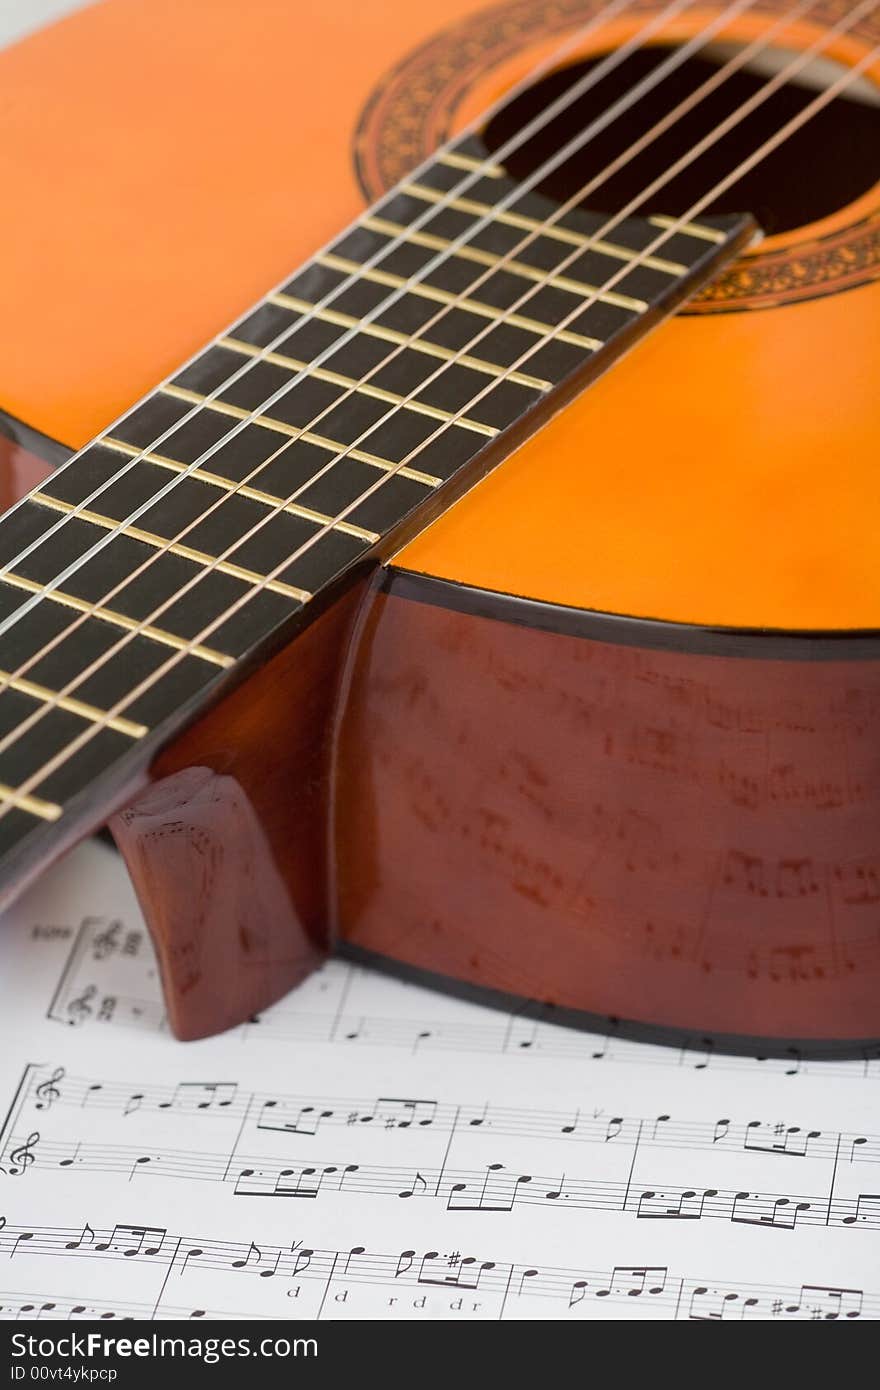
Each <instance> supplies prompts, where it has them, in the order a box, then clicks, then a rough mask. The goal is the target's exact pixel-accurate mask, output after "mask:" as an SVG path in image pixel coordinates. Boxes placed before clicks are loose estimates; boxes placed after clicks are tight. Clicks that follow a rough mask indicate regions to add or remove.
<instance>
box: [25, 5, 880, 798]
mask: <svg viewBox="0 0 880 1390" xmlns="http://www.w3.org/2000/svg"><path fill="white" fill-rule="evenodd" d="M860 8H864V7H860ZM850 21H851V22H855V16H854V15H853V16H850ZM836 30H837V32H840V30H839V26H836ZM831 37H832V35H831V33H830V32H827V33H826V34H825V35H824V36H823V38H824V39H830V38H831ZM818 51H822V49H821V48H820V49H819V50H818ZM878 56H880V45H877V46H875V47H874V48H872V49H871V50H869V51H868V52H867V53H865V54H864V55H863V57H862V58H861V59H860V60H859V62H857V63H856V64H854V65H853V66H852V67H851V68H849V69H847V70H846V71H845V72H844V73H842V74H841V75H840V76H839V77H838V78H837V80H836V81H835V82H834V83H832V84H831V86H829V87H827V88H826V89H825V90H824V91H823V92H822V93H820V94H819V96H817V97H816V98H815V99H814V100H813V101H812V102H811V103H810V104H809V105H808V106H807V107H805V108H803V109H802V111H801V112H799V113H798V115H796V116H795V117H793V118H792V119H791V120H789V121H788V122H787V123H786V124H785V125H784V126H783V127H782V128H781V129H780V130H779V131H777V132H776V133H775V134H774V135H773V136H771V137H770V138H769V139H768V140H766V141H765V142H764V143H763V144H762V145H761V146H760V147H759V148H758V150H756V151H754V152H753V153H752V154H751V155H750V156H749V157H748V158H747V159H746V160H744V161H742V162H741V163H740V164H738V165H737V166H736V168H735V169H733V170H732V171H731V172H730V173H729V174H728V175H726V176H725V178H724V179H722V180H721V181H720V182H719V183H717V184H716V185H715V186H714V187H713V188H712V189H710V190H709V192H708V193H706V194H705V195H703V197H702V198H700V199H699V200H698V201H697V202H696V203H695V204H693V205H692V206H691V207H690V208H689V209H688V211H687V213H686V214H684V215H683V216H682V217H680V218H678V219H676V220H675V221H674V222H673V223H672V225H671V226H669V227H667V228H666V230H664V231H663V232H662V233H661V234H660V235H659V236H658V237H656V238H655V239H654V240H653V242H652V243H651V244H650V245H649V246H648V247H647V248H645V250H644V251H643V252H642V253H640V255H641V258H644V257H645V256H647V255H651V254H653V251H654V250H656V249H657V248H658V247H659V246H660V245H662V244H663V243H664V242H665V241H667V240H668V239H669V238H670V236H672V235H674V234H675V232H676V231H678V230H679V229H680V227H681V226H683V225H685V224H686V223H687V222H688V221H690V220H692V219H693V218H694V217H695V216H698V215H699V213H700V212H701V211H702V210H703V209H704V208H705V207H707V206H708V205H709V204H710V203H711V202H712V201H714V200H715V199H716V198H717V197H719V196H720V195H721V194H722V193H723V192H725V191H726V190H727V189H728V188H729V187H731V186H733V184H735V183H736V182H738V180H739V179H740V178H742V177H743V175H744V174H745V173H746V172H748V170H749V169H750V168H752V167H754V165H755V164H757V163H758V162H759V161H760V160H761V159H763V158H766V156H767V154H769V153H770V152H771V151H772V150H773V149H775V148H777V146H778V145H779V144H781V143H782V142H783V141H784V140H786V139H787V138H788V137H789V136H790V135H791V134H793V133H794V131H795V130H797V129H799V128H800V127H801V126H803V125H804V124H805V123H806V122H807V121H808V120H810V119H811V118H812V116H813V115H815V114H816V113H817V112H818V111H819V110H821V109H822V108H823V107H824V106H826V105H827V104H828V102H829V101H831V100H833V99H834V97H835V96H836V95H837V93H838V92H839V91H842V90H844V89H845V88H846V87H847V86H849V85H850V84H851V83H852V82H853V81H855V80H856V79H857V78H858V77H859V76H860V75H861V73H862V72H864V71H865V70H866V69H867V68H868V67H869V66H870V65H871V64H873V63H875V62H876V61H877V58H878ZM646 196H647V195H646ZM627 273H628V267H627V266H623V267H621V270H620V271H619V272H618V273H617V274H616V275H615V276H612V277H611V280H609V281H607V282H606V284H605V286H603V289H604V288H607V287H608V286H609V285H611V284H612V283H615V282H616V281H617V280H619V279H620V278H622V276H623V275H625V274H627ZM578 312H580V310H578ZM565 322H566V320H563V321H562V324H561V325H558V326H557V327H556V328H555V329H554V330H553V333H552V334H548V335H546V339H545V340H544V341H550V340H551V339H552V338H553V337H555V336H556V334H557V333H558V332H559V331H560V330H561V328H562V326H563V325H564V323H565ZM541 345H542V344H541V343H538V344H536V345H534V346H533V347H532V348H530V349H529V350H528V351H527V352H526V353H524V354H522V356H521V358H520V359H518V361H517V362H516V363H514V364H513V365H512V366H511V367H510V368H509V369H508V375H509V373H510V372H512V371H515V370H518V368H519V367H520V366H521V365H523V364H524V362H526V361H527V360H528V358H529V357H530V356H532V355H533V353H534V352H536V351H538V349H539V347H540V346H541ZM486 389H491V386H490V387H487V388H486ZM480 394H484V393H480ZM472 404H473V402H472V401H471V402H468V403H467V405H466V406H464V407H463V410H466V409H469V408H470V406H471V405H472ZM460 413H461V412H460ZM419 447H420V448H421V447H423V446H419ZM418 452H419V450H418V449H415V450H413V451H412V454H411V455H410V456H408V458H409V457H413V456H415V455H416V454H417V453H418ZM408 458H407V459H405V460H402V461H401V463H400V464H399V465H397V467H398V468H400V467H404V466H406V464H407V462H408ZM385 481H386V478H381V479H379V480H378V482H377V484H374V485H373V487H372V488H371V489H369V491H370V492H372V491H375V490H376V488H377V487H378V486H381V485H382V484H383V483H384V482H385ZM364 495H366V494H364ZM361 500H362V498H359V499H355V501H354V502H353V503H352V504H350V506H349V507H348V508H346V509H345V510H344V511H343V512H342V513H340V517H344V516H345V515H346V514H347V512H348V511H350V510H352V509H353V508H354V507H355V506H357V505H358V504H359V502H360V501H361ZM336 519H337V520H338V519H339V518H336ZM289 563H290V557H288V558H286V559H285V560H284V561H283V562H282V564H281V565H279V566H278V567H277V568H276V570H275V571H273V572H272V573H271V574H270V575H267V576H265V578H264V579H263V580H262V581H261V583H260V585H259V586H257V589H256V591H257V592H258V591H260V590H261V589H262V588H263V587H265V584H267V583H269V582H271V579H272V578H273V577H274V576H275V574H276V573H280V572H281V570H283V569H285V568H286V567H287V565H288V564H289ZM252 597H253V593H252V592H250V593H247V594H244V595H242V596H241V598H240V599H239V600H238V601H237V602H236V603H235V604H233V605H232V607H231V609H229V610H227V611H226V612H225V613H224V614H222V615H221V616H220V617H219V618H218V619H216V620H214V621H213V622H211V623H210V624H208V625H207V626H206V627H205V628H204V629H203V630H202V631H201V632H200V633H199V634H198V635H197V636H196V637H195V638H193V639H191V641H190V642H189V643H188V644H187V648H188V649H191V648H192V647H193V646H195V645H197V644H198V643H200V642H201V641H202V640H203V639H204V638H205V637H206V636H208V635H210V633H211V632H212V631H213V630H214V628H216V627H217V626H219V625H220V624H221V623H222V622H224V621H226V620H227V619H228V617H229V616H230V613H231V612H233V611H237V610H238V609H239V608H241V607H243V606H244V605H245V604H246V603H247V602H248V601H249V600H250V598H252ZM186 654H187V651H186V650H184V651H180V652H177V653H175V654H174V655H173V656H172V657H171V658H169V660H168V661H166V662H165V663H164V664H163V666H161V667H159V668H158V669H157V670H156V671H155V672H153V673H151V675H150V676H148V677H146V678H145V679H144V680H143V681H141V682H140V684H139V686H138V687H136V688H135V690H133V691H131V692H129V693H127V694H126V696H124V697H123V698H122V699H121V700H119V701H118V702H117V703H116V705H114V707H113V708H112V709H111V710H110V711H107V712H106V713H105V714H104V715H103V716H102V718H101V720H100V721H97V722H96V724H95V725H93V726H91V727H89V728H87V729H85V730H84V731H83V732H82V733H81V734H80V735H79V736H78V737H77V738H76V739H74V740H73V741H72V742H71V743H70V744H69V745H68V746H67V747H66V748H64V749H62V750H60V751H59V753H57V754H56V755H55V756H54V757H53V758H51V759H49V760H48V761H47V762H46V763H45V764H44V765H43V766H42V767H41V768H40V769H38V770H37V771H36V772H35V773H34V774H32V776H31V777H30V778H28V779H27V780H26V782H25V783H24V784H23V785H22V787H21V788H19V794H21V793H25V792H28V791H30V789H31V788H32V787H34V786H36V785H38V784H39V783H40V782H41V781H43V780H44V779H45V778H46V777H47V776H48V775H50V773H51V772H52V771H53V770H54V769H55V768H56V767H57V766H59V765H61V764H63V763H64V762H66V761H68V760H69V758H70V757H71V756H72V755H73V753H74V752H75V751H77V750H78V748H79V747H81V746H83V745H84V744H85V743H87V742H89V741H90V740H91V739H92V738H93V737H95V735H96V733H97V732H98V731H99V730H100V729H101V728H102V727H105V726H106V723H107V721H108V720H109V719H112V718H114V717H115V716H116V715H117V714H118V713H119V712H120V711H121V710H123V709H125V708H127V706H128V705H129V704H130V703H132V702H133V701H134V700H135V699H137V698H138V697H139V696H140V695H141V694H142V693H144V691H145V690H147V689H149V688H150V687H151V686H152V685H154V684H155V683H156V682H157V681H158V680H159V679H161V677H162V676H163V675H164V674H165V673H166V671H167V670H169V669H171V668H173V667H174V666H175V665H177V663H178V662H179V661H180V660H181V659H182V658H183V656H185V655H186ZM12 805H13V803H11V802H9V801H7V804H6V806H5V807H3V808H2V809H0V819H2V817H3V816H4V815H6V814H7V813H8V811H9V810H10V809H12Z"/></svg>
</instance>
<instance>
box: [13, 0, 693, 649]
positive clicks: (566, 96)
mask: <svg viewBox="0 0 880 1390" xmlns="http://www.w3.org/2000/svg"><path fill="white" fill-rule="evenodd" d="M692 3H694V0H673V3H671V4H669V5H667V6H666V7H665V8H664V9H663V10H662V11H661V12H660V13H659V14H658V15H656V16H655V17H654V18H653V19H652V20H650V21H649V22H648V23H647V24H645V25H644V26H643V27H642V29H641V30H640V31H639V34H638V35H637V36H635V37H634V38H632V39H630V40H628V41H627V42H626V43H625V44H624V45H622V47H621V48H619V49H616V50H614V52H613V53H611V54H609V55H608V56H607V57H606V58H605V59H603V60H602V61H601V62H600V63H599V64H598V66H597V67H596V68H594V69H593V70H592V71H590V72H589V73H586V74H585V75H584V76H583V77H582V78H581V79H579V81H578V82H576V83H575V84H574V86H573V87H571V88H570V89H569V90H568V91H567V92H564V93H563V94H562V95H561V96H560V97H558V98H556V100H555V101H553V102H552V103H551V104H550V106H549V107H548V108H547V109H546V110H544V111H542V112H540V113H539V115H537V116H535V117H534V118H533V119H532V120H531V121H530V122H529V123H528V124H527V125H526V126H524V127H523V128H522V130H520V131H518V132H517V134H516V135H515V136H514V137H512V138H511V139H510V140H509V141H508V142H507V144H506V145H505V146H503V147H502V148H501V149H500V150H499V151H497V155H498V159H499V160H503V159H504V158H505V157H506V156H507V155H508V154H510V153H511V152H512V151H513V150H515V149H517V148H519V146H520V145H521V144H523V143H524V142H525V141H526V140H528V139H530V138H531V136H532V135H534V134H535V133H537V131H539V130H540V129H542V127H543V126H544V125H545V124H546V123H547V122H548V121H549V120H551V119H553V118H554V116H555V115H557V114H558V113H559V112H561V111H564V110H566V109H567V107H569V106H570V105H571V104H572V102H573V101H575V100H577V98H578V97H580V96H581V95H583V93H584V92H585V91H587V90H589V89H590V87H592V86H594V85H595V84H596V82H597V81H599V80H600V78H601V77H602V76H604V75H605V73H606V72H608V71H610V70H611V69H612V68H614V67H615V66H617V65H618V64H619V63H620V62H622V61H623V59H624V58H625V57H626V56H627V54H628V53H629V52H630V51H632V50H633V49H636V48H638V47H640V46H641V44H642V43H643V42H644V41H645V39H647V38H648V37H650V35H651V34H652V33H653V32H655V30H656V29H657V28H658V27H659V26H660V25H661V24H662V23H663V22H665V21H666V20H667V19H669V18H671V17H672V16H673V15H675V14H677V13H678V12H679V11H680V10H682V9H686V8H687V7H688V5H690V4H692ZM628 4H629V0H612V3H611V4H610V5H607V6H606V7H605V8H604V9H603V10H602V11H600V12H599V14H597V15H595V16H594V17H593V18H592V19H591V20H590V21H589V22H588V23H587V24H586V25H584V26H582V27H581V28H580V29H579V30H578V31H577V35H576V36H572V38H570V39H569V40H568V41H567V42H566V43H564V44H562V45H561V46H560V49H559V50H557V56H558V53H560V52H568V51H569V50H570V49H571V48H572V46H573V45H576V43H577V42H579V41H582V40H583V39H584V38H585V37H586V36H587V35H588V34H589V33H591V32H592V31H593V30H595V29H596V28H601V27H602V25H603V24H604V23H607V21H608V20H609V19H610V18H611V17H612V16H613V15H615V14H617V13H619V12H620V11H622V10H625V9H626V8H627V6H628ZM553 61H554V57H553V56H552V55H551V58H550V59H546V60H545V61H544V62H543V63H539V64H538V65H537V67H536V68H535V69H534V70H533V71H532V73H531V75H527V76H526V77H525V78H523V79H522V80H521V82H519V83H517V84H515V85H514V87H513V88H512V90H511V91H510V92H509V93H508V94H507V95H506V96H505V97H504V98H501V99H499V101H498V102H496V103H494V104H493V106H491V107H490V108H489V112H486V113H483V115H482V116H481V117H480V118H478V119H477V120H475V121H474V122H472V124H471V126H469V127H467V130H466V131H465V132H463V133H462V135H461V136H459V137H458V138H459V139H461V138H464V135H466V134H468V133H472V132H473V131H476V130H477V129H478V128H479V124H480V121H482V120H485V119H487V118H488V116H489V115H490V114H491V112H492V111H494V110H496V109H500V108H501V107H502V106H503V105H505V104H506V102H507V101H508V100H511V99H512V98H513V96H514V95H515V94H516V93H517V92H518V91H521V90H525V89H526V87H527V86H528V84H529V82H530V81H534V80H536V78H537V76H538V75H539V74H541V73H543V72H544V71H549V70H550V68H551V67H552V64H553ZM452 143H453V142H452V141H451V140H450V141H448V142H447V145H446V146H444V147H442V149H441V151H439V153H442V152H443V150H445V149H446V148H448V147H449V146H450V145H451V144H452ZM434 157H435V156H432V157H429V158H428V159H427V160H424V161H423V163H422V164H421V165H419V167H418V169H416V170H415V171H414V173H415V174H418V173H420V172H421V171H422V169H424V168H427V167H428V166H429V165H430V164H431V163H432V161H433V158H434ZM545 170H546V166H545ZM533 177H537V175H536V176H533ZM478 178H479V174H478V172H476V171H472V172H471V173H466V175H465V177H464V178H463V179H462V181H461V183H460V184H459V186H458V190H457V191H461V190H463V189H467V188H469V187H470V186H471V185H472V184H473V183H475V182H477V181H478ZM527 182H528V181H527ZM428 218H429V214H428V213H426V214H425V215H424V217H423V218H422V219H417V221H416V225H421V223H422V222H424V221H427V220H428ZM353 225H357V222H356V221H355V223H354V224H353ZM478 230H480V226H479V224H478V225H477V227H474V228H471V229H469V232H468V235H472V234H473V233H474V232H476V231H478ZM391 249H393V248H391V247H388V248H384V249H383V250H382V251H381V252H380V253H378V254H377V255H376V256H375V257H374V258H373V261H371V262H369V263H368V264H373V263H374V262H376V261H379V260H381V259H383V258H384V256H386V255H387V254H388V253H389V251H390V250H391ZM430 268H431V267H430V266H429V267H426V268H425V271H424V273H427V271H428V270H430ZM351 283H353V282H352V280H351V279H349V280H348V281H346V282H344V283H343V284H341V285H338V286H336V288H335V289H334V290H332V291H331V292H330V293H329V294H328V295H326V296H325V297H324V299H323V300H322V301H321V307H322V308H323V307H324V306H325V305H326V304H328V303H331V302H332V301H333V300H334V299H335V298H337V297H338V296H339V295H340V294H342V293H343V291H344V290H346V289H347V288H349V286H350V285H351ZM277 288H278V289H280V286H279V287H277ZM399 297H400V292H399V291H396V292H395V293H394V294H392V295H389V296H388V299H387V300H386V302H385V304H384V305H381V306H377V307H376V309H374V310H372V311H371V312H370V314H368V315H366V316H365V319H366V321H367V322H369V321H372V319H373V318H374V317H376V316H377V315H378V314H379V313H380V312H381V311H382V310H384V309H387V308H389V307H390V305H391V304H393V303H395V302H396V300H397V299H398V298H399ZM237 322H238V321H237ZM297 326H301V325H297ZM290 331H291V330H285V331H284V332H282V333H280V334H279V335H278V336H277V337H276V338H275V339H274V340H273V341H272V342H270V343H269V344H267V348H269V349H271V348H274V347H277V346H278V345H279V344H280V343H282V342H283V341H284V340H285V339H286V338H287V337H288V336H289V334H290ZM352 336H354V330H351V331H350V332H349V333H347V335H346V337H345V338H343V339H342V340H341V341H340V342H338V343H334V344H332V345H331V347H330V348H328V349H327V350H326V351H325V352H323V353H321V354H319V355H318V357H317V358H316V360H315V364H314V365H319V364H320V362H322V361H324V360H325V358H326V357H328V356H330V355H332V353H333V352H335V351H337V350H338V349H339V348H340V347H342V346H343V345H344V343H345V342H346V341H348V340H349V339H350V338H351V337H352ZM194 360H195V359H191V361H194ZM252 365H253V363H245V364H244V365H243V366H242V367H241V368H240V369H239V371H238V372H235V373H233V375H232V377H230V378H229V379H228V380H227V381H226V382H225V383H223V386H224V387H228V386H229V385H231V384H232V382H233V381H236V380H238V378H239V377H241V376H243V375H244V374H245V373H246V372H247V371H248V370H249V368H250V367H251V366H252ZM293 384H295V383H293ZM221 389H222V387H217V388H215V392H214V393H212V395H214V394H217V393H218V392H219V391H220V390H221ZM278 394H279V395H281V394H283V392H279V393H278ZM271 400H274V397H272V398H270V401H271ZM268 403H270V402H264V404H268ZM195 413H196V412H195V410H193V411H190V412H189V414H188V415H186V416H184V418H183V420H179V421H177V422H176V423H175V425H173V426H170V427H169V428H168V429H166V430H164V431H163V432H162V433H161V434H160V435H159V436H158V437H157V438H155V439H154V440H153V441H152V443H151V445H150V446H149V447H150V448H155V447H156V446H157V445H159V444H162V443H164V441H165V440H166V439H167V438H168V436H169V435H170V434H171V433H173V430H174V429H175V428H177V427H178V426H180V425H181V424H182V423H184V422H185V421H187V420H189V419H190V418H191V417H192V416H193V415H194V414H195ZM119 423H120V421H119V420H117V421H115V422H114V424H119ZM244 423H245V422H242V423H241V424H240V425H238V426H236V427H235V428H234V429H233V430H231V431H230V432H229V435H228V438H232V437H234V436H235V434H236V433H237V432H238V431H239V430H240V429H242V428H243V426H244ZM225 442H226V441H225V440H222V441H218V442H217V443H216V444H214V445H212V446H211V447H210V448H208V449H207V450H205V451H204V453H202V454H201V455H200V456H199V458H198V459H196V460H195V461H194V463H193V465H192V467H196V466H197V465H198V464H200V463H203V462H204V461H205V459H207V458H209V457H211V455H212V454H214V453H215V452H216V451H217V449H218V448H220V447H221V444H223V443H225ZM78 456H79V455H75V456H74V458H73V459H72V460H70V461H69V462H75V461H76V458H77V457H78ZM135 462H136V460H135V459H133V460H132V462H131V463H130V464H127V465H126V466H125V467H124V468H122V469H120V470H119V471H118V473H117V474H116V477H115V478H114V479H108V480H106V481H105V482H104V483H102V484H101V485H100V486H99V487H98V488H96V489H95V490H94V492H93V493H92V494H90V496H89V497H87V498H85V499H84V501H83V503H81V504H80V505H88V504H89V503H90V502H92V501H93V500H94V498H95V497H97V496H99V495H100V494H101V493H103V492H104V490H105V489H106V488H107V487H109V486H110V485H111V483H112V482H114V481H116V480H118V478H120V477H122V476H124V475H125V474H126V473H127V472H128V471H129V469H131V468H132V467H134V464H135ZM65 466H66V465H65ZM173 486H174V482H173V480H172V481H171V482H169V484H168V485H167V488H166V489H165V490H164V492H163V493H162V495H163V496H164V495H166V493H167V492H168V491H170V490H171V488H172V487H173ZM26 500H27V499H26V498H24V499H22V501H26ZM153 500H154V501H155V500H157V499H155V498H154V499H153ZM18 505H20V504H19V503H16V504H15V505H14V506H13V508H12V509H11V510H12V511H14V510H15V509H16V508H17V506H18ZM140 514H141V511H140V509H136V510H135V512H134V513H132V515H131V516H130V517H129V518H128V520H129V521H135V520H136V519H137V517H138V516H139V515H140ZM64 521H65V518H64V517H62V518H61V519H60V520H59V521H58V522H57V523H56V524H55V526H54V527H52V528H50V531H49V532H48V533H46V534H47V535H49V534H51V533H52V532H53V531H54V530H56V529H57V528H58V527H60V526H62V525H63V524H64ZM40 539H41V540H44V539H46V536H43V537H41V538H40ZM35 544H36V542H35V543H33V544H31V545H28V546H25V547H24V549H23V550H21V551H20V552H19V553H18V555H17V556H16V557H15V559H14V560H12V561H10V562H8V563H7V564H6V565H2V566H0V578H2V577H3V575H4V574H6V573H8V572H9V570H10V568H11V566H12V565H13V564H15V563H17V562H20V561H21V560H22V559H24V558H26V557H27V556H28V555H29V554H30V553H31V552H32V550H33V549H34V548H35ZM101 544H102V543H100V542H98V543H96V545H95V546H94V547H92V550H91V551H90V552H89V554H88V555H86V556H80V558H79V561H78V562H77V564H82V563H84V562H85V560H86V559H88V558H91V556H92V555H93V554H95V553H96V552H97V551H98V550H99V549H100V548H101ZM67 577H68V571H67V570H65V571H63V572H62V574H61V575H58V576H56V578H55V579H54V580H53V581H52V586H48V585H47V586H44V591H45V590H47V589H49V588H50V587H53V586H56V585H58V584H60V583H62V582H63V581H64V579H66V578H67ZM35 601H36V599H34V600H32V601H28V603H26V604H24V605H22V608H21V610H20V611H19V612H18V613H17V614H15V615H13V616H12V617H8V618H5V619H3V620H0V634H2V633H3V632H5V631H6V630H7V629H8V628H9V627H10V626H11V625H12V624H13V623H14V622H17V621H19V620H20V618H21V617H23V616H24V615H25V613H26V612H28V611H29V610H30V608H31V607H32V606H33V602H35Z"/></svg>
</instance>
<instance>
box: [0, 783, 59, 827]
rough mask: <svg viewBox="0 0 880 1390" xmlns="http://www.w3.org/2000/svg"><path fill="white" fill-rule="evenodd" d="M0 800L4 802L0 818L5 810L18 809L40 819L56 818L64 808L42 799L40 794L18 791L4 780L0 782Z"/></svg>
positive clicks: (4, 813)
mask: <svg viewBox="0 0 880 1390" xmlns="http://www.w3.org/2000/svg"><path fill="white" fill-rule="evenodd" d="M0 801H3V802H5V803H6V805H5V806H4V807H3V809H2V810H0V818H2V817H3V816H5V815H6V812H7V811H11V810H18V811H29V812H30V814H31V815H32V816H39V818H40V820H58V817H59V816H60V815H61V814H62V811H63V809H64V808H63V807H62V806H59V805H58V804H57V803H56V802H54V801H44V800H43V798H42V797H41V796H31V795H30V794H29V793H28V792H20V791H18V790H17V789H16V788H15V787H9V786H7V785H6V783H5V782H0Z"/></svg>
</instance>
